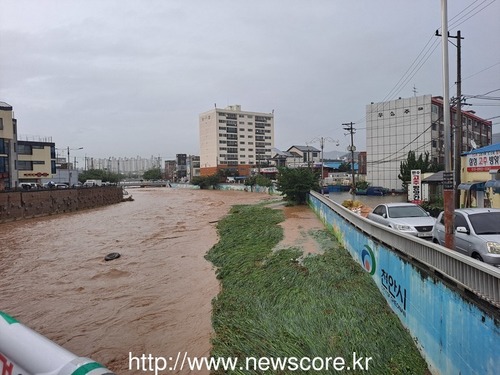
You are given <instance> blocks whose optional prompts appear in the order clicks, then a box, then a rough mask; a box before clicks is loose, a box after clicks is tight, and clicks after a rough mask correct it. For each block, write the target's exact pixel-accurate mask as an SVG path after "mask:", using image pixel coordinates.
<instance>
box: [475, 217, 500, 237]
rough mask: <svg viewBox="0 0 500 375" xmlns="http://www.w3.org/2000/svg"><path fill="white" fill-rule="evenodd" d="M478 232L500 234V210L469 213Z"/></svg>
mask: <svg viewBox="0 0 500 375" xmlns="http://www.w3.org/2000/svg"><path fill="white" fill-rule="evenodd" d="M469 220H470V222H471V224H472V227H473V228H474V232H476V234H500V212H482V213H479V214H472V215H469Z"/></svg>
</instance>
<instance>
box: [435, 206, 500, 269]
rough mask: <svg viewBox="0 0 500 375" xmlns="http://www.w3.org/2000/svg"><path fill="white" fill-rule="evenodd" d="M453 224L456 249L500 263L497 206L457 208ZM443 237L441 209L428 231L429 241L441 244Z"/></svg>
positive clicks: (471, 255)
mask: <svg viewBox="0 0 500 375" xmlns="http://www.w3.org/2000/svg"><path fill="white" fill-rule="evenodd" d="M453 224H454V225H453V226H454V228H455V250H456V251H458V252H460V253H462V254H464V255H468V256H470V257H472V258H474V259H477V260H480V261H483V262H485V263H489V264H492V265H495V266H500V209H498V208H461V209H457V210H455V217H454V220H453ZM444 237H445V230H444V213H443V212H441V213H440V214H439V216H438V219H437V222H436V225H434V230H433V231H432V238H433V242H435V243H438V244H440V245H443V246H444V243H445V242H444Z"/></svg>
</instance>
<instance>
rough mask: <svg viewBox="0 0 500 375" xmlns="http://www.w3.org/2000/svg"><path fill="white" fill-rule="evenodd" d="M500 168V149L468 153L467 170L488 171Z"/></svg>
mask: <svg viewBox="0 0 500 375" xmlns="http://www.w3.org/2000/svg"><path fill="white" fill-rule="evenodd" d="M491 169H500V150H497V151H492V152H484V153H480V154H472V155H467V172H488V171H489V170H491Z"/></svg>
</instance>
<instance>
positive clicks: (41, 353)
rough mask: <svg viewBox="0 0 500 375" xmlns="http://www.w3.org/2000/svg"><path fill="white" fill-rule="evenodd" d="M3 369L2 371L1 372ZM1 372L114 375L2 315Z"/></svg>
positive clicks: (0, 333) (95, 363)
mask: <svg viewBox="0 0 500 375" xmlns="http://www.w3.org/2000/svg"><path fill="white" fill-rule="evenodd" d="M1 366H3V368H1ZM0 369H1V370H2V371H1V372H0V373H1V374H8V375H42V374H43V375H72V374H75V371H77V370H78V371H77V372H76V374H78V375H113V373H112V372H111V371H109V370H108V369H106V368H105V367H104V366H102V365H101V364H99V363H97V362H94V361H92V360H91V359H88V358H82V357H77V356H76V355H74V354H73V353H71V352H70V351H68V350H66V349H64V348H62V347H61V346H59V345H57V344H56V343H54V342H53V341H51V340H49V339H48V338H46V337H45V336H42V335H40V334H39V333H37V332H35V331H33V330H32V329H30V328H28V327H26V326H25V325H23V324H21V323H19V322H18V321H17V320H15V319H14V318H12V317H11V316H9V315H7V314H6V313H4V312H2V311H0Z"/></svg>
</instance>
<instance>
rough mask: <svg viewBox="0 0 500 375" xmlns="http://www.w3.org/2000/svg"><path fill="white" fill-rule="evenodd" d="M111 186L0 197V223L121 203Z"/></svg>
mask: <svg viewBox="0 0 500 375" xmlns="http://www.w3.org/2000/svg"><path fill="white" fill-rule="evenodd" d="M122 198H123V194H122V189H121V188H119V187H114V186H106V187H94V188H81V189H52V190H33V191H29V190H28V191H16V192H8V193H0V223H3V222H7V221H13V220H21V219H27V218H32V217H38V216H46V215H54V214H60V213H64V212H72V211H78V210H83V209H87V208H94V207H100V206H106V205H109V204H114V203H118V202H121V201H122Z"/></svg>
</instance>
